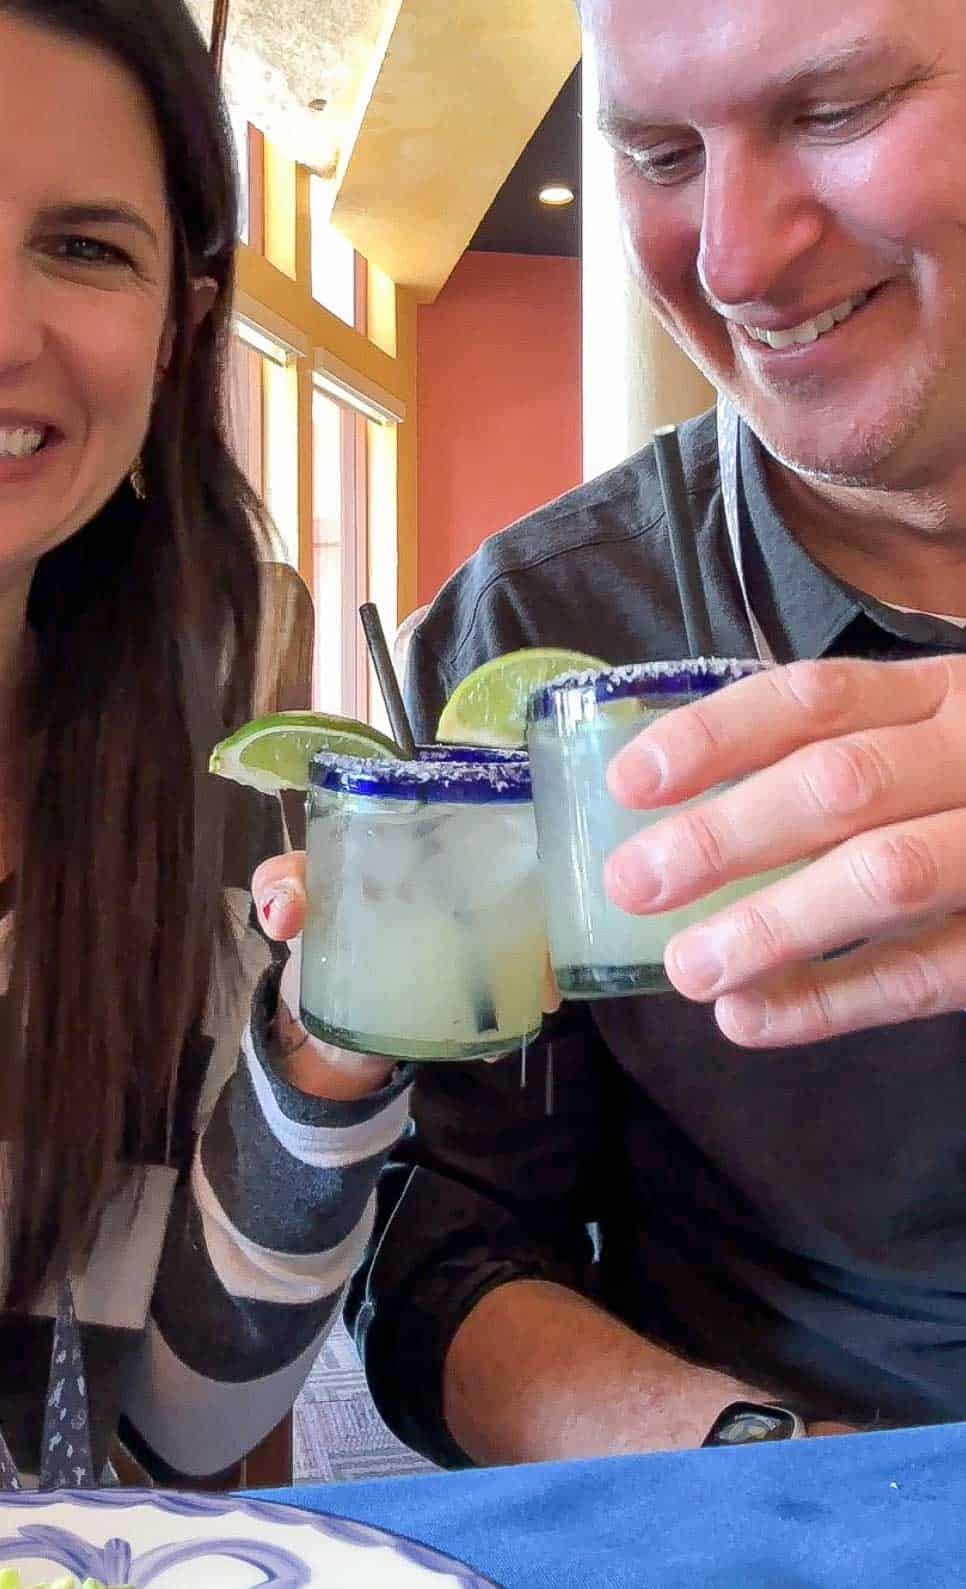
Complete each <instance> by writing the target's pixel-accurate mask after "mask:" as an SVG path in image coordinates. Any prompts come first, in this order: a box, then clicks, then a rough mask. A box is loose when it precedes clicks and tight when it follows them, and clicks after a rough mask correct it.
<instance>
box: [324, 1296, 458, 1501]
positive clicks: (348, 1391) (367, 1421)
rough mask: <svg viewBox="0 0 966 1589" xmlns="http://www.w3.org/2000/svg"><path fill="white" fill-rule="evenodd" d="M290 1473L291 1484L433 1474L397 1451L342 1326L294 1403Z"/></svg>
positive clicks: (415, 1458) (430, 1467)
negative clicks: (293, 1482) (293, 1478)
mask: <svg viewBox="0 0 966 1589" xmlns="http://www.w3.org/2000/svg"><path fill="white" fill-rule="evenodd" d="M293 1467H294V1477H295V1483H296V1484H301V1483H304V1482H307V1481H311V1480H318V1481H325V1482H329V1483H331V1482H333V1481H336V1480H339V1479H379V1478H394V1477H397V1476H398V1475H400V1474H404V1473H432V1472H434V1471H435V1469H434V1467H433V1464H432V1463H431V1462H427V1461H425V1459H424V1458H423V1457H420V1456H418V1455H417V1454H416V1452H415V1451H410V1449H409V1447H408V1446H404V1445H402V1444H401V1443H400V1441H398V1440H397V1439H396V1438H395V1436H394V1435H392V1434H390V1432H389V1430H388V1429H387V1428H386V1426H385V1424H384V1423H383V1421H382V1419H381V1418H380V1416H379V1414H378V1413H377V1411H376V1409H375V1406H374V1404H373V1401H372V1397H371V1396H370V1395H369V1392H368V1390H367V1388H366V1380H365V1375H364V1373H363V1371H362V1365H361V1363H360V1362H359V1358H358V1355H357V1353H356V1349H355V1347H354V1346H353V1344H352V1342H351V1340H350V1339H349V1336H348V1335H347V1333H346V1330H345V1327H344V1325H343V1324H342V1323H341V1322H340V1323H339V1324H337V1325H336V1326H335V1328H334V1329H333V1331H332V1333H331V1335H330V1336H329V1338H328V1340H327V1341H326V1343H325V1346H324V1347H323V1348H322V1352H321V1354H320V1356H319V1359H318V1361H317V1363H316V1365H315V1367H314V1368H313V1370H312V1372H311V1374H310V1375H309V1377H308V1380H307V1381H306V1384H305V1388H304V1389H303V1391H302V1394H301V1396H300V1397H299V1399H298V1401H297V1402H296V1403H295V1418H294V1425H293Z"/></svg>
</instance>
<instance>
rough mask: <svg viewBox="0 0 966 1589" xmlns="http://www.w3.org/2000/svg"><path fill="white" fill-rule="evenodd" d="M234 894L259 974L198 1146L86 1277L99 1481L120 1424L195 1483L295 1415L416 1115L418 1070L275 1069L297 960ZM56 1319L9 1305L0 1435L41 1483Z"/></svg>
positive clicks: (249, 959)
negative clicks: (292, 1080)
mask: <svg viewBox="0 0 966 1589" xmlns="http://www.w3.org/2000/svg"><path fill="white" fill-rule="evenodd" d="M228 901H229V910H230V913H231V916H232V920H233V924H234V926H235V930H236V938H237V942H238V947H239V951H240V958H241V962H242V967H243V977H242V979H241V981H240V982H238V983H236V985H235V988H234V992H233V993H232V994H230V995H229V994H227V993H221V992H213V993H212V995H211V998H210V1000H209V1009H208V1013H207V1018H206V1020H205V1023H204V1027H205V1039H206V1040H205V1042H204V1044H203V1045H202V1046H201V1051H202V1054H203V1057H204V1060H205V1065H204V1070H203V1072H201V1073H200V1074H199V1075H198V1083H199V1086H198V1094H197V1098H196V1099H192V1113H193V1117H194V1119H193V1123H194V1128H195V1129H194V1131H193V1132H191V1133H190V1143H191V1145H190V1149H189V1150H188V1151H186V1152H185V1153H184V1155H183V1158H182V1162H181V1163H180V1164H175V1165H174V1166H171V1167H167V1166H164V1165H155V1166H150V1167H148V1169H147V1179H146V1183H145V1187H144V1191H143V1194H142V1197H141V1199H140V1202H139V1204H138V1206H137V1208H136V1209H134V1208H132V1205H131V1204H130V1202H129V1203H127V1204H124V1203H123V1201H122V1202H119V1204H118V1205H117V1206H116V1207H114V1208H112V1209H111V1210H109V1211H108V1214H107V1216H106V1217H105V1219H104V1221H103V1224H102V1228H101V1233H100V1237H99V1240H98V1242H97V1245H96V1247H95V1249H94V1252H93V1253H92V1255H91V1257H90V1260H89V1261H88V1263H87V1265H86V1267H85V1269H84V1271H83V1272H81V1273H77V1274H75V1275H74V1276H73V1289H74V1296H75V1302H76V1306H77V1313H78V1318H79V1321H80V1325H81V1335H82V1341H83V1347H84V1357H85V1366H86V1370H87V1380H88V1384H89V1390H90V1409H91V1423H92V1435H93V1448H94V1450H93V1454H94V1462H95V1467H96V1468H98V1469H100V1467H101V1465H102V1464H103V1463H104V1462H105V1460H106V1458H107V1454H108V1449H109V1445H110V1441H111V1437H112V1435H113V1434H114V1432H115V1430H116V1429H117V1427H118V1424H119V1422H120V1421H121V1420H122V1419H124V1420H127V1422H128V1424H129V1426H130V1428H131V1429H132V1430H133V1431H134V1434H135V1437H136V1439H137V1441H138V1442H140V1443H143V1445H144V1446H145V1447H147V1448H148V1449H149V1450H150V1451H151V1452H152V1453H154V1454H155V1455H156V1456H157V1457H160V1459H161V1461H162V1462H163V1463H164V1464H166V1465H167V1466H168V1467H170V1468H173V1469H175V1470H177V1471H178V1472H181V1473H188V1474H194V1475H199V1474H210V1473H217V1472H220V1471H221V1470H223V1469H224V1468H226V1467H229V1466H230V1465H231V1464H232V1463H233V1462H235V1461H237V1459H238V1458H239V1457H240V1456H242V1455H243V1454H244V1453H245V1452H246V1451H248V1450H250V1449H251V1447H252V1446H254V1445H255V1444H257V1443H258V1441H259V1440H260V1439H262V1437H263V1436H264V1435H266V1434H267V1433H268V1432H269V1431H270V1430H271V1429H272V1428H273V1427H274V1426H275V1424H276V1423H278V1422H279V1420H280V1419H281V1418H282V1417H283V1416H284V1414H285V1412H286V1411H287V1410H288V1408H289V1407H290V1406H291V1404H292V1402H293V1400H294V1399H295V1397H296V1395H297V1394H298V1391H299V1389H300V1387H301V1385H302V1383H303V1382H304V1380H305V1378H306V1376H307V1374H308V1372H309V1369H310V1368H311V1366H312V1363H313V1361H314V1359H315V1357H316V1355H317V1353H318V1350H319V1347H320V1344H321V1342H322V1341H323V1339H324V1338H325V1335H326V1334H327V1332H328V1330H329V1328H330V1326H331V1324H332V1322H333V1320H334V1319H335V1317H336V1314H337V1312H338V1310H339V1306H340V1303H341V1299H342V1294H343V1291H344V1289H345V1286H346V1284H347V1282H348V1280H349V1277H350V1275H351V1274H352V1272H353V1270H354V1269H355V1267H356V1265H357V1264H358V1262H359V1260H360V1258H361V1257H362V1254H363V1252H364V1249H365V1246H366V1243H367V1241H368V1238H369V1235H370V1232H371V1229H372V1224H373V1215H374V1188H375V1182H376V1178H377V1176H378V1174H379V1171H380V1169H381V1167H382V1164H383V1161H384V1159H385V1157H386V1155H387V1153H388V1151H389V1149H390V1147H391V1146H392V1145H393V1143H394V1142H395V1140H396V1139H397V1138H398V1136H399V1135H400V1133H401V1132H402V1130H403V1128H404V1126H405V1123H406V1118H407V1108H408V1090H409V1084H410V1081H411V1077H412V1069H411V1067H399V1069H397V1071H396V1072H395V1074H394V1076H393V1077H392V1079H391V1080H390V1083H389V1084H388V1085H387V1086H386V1087H385V1088H384V1089H383V1090H382V1091H380V1092H379V1093H376V1094H373V1095H371V1096H369V1097H366V1098H363V1099H360V1100H356V1101H352V1102H345V1103H331V1102H328V1101H326V1100H323V1099H318V1098H313V1097H308V1096H306V1095H305V1094H303V1093H300V1092H298V1091H296V1090H295V1089H294V1088H292V1087H291V1086H289V1085H288V1084H287V1083H286V1082H285V1081H284V1080H283V1079H282V1078H281V1077H280V1075H279V1074H278V1073H277V1072H276V1071H275V1069H274V1068H273V1066H272V1063H271V1060H270V1057H269V1051H268V1049H269V1044H268V1039H269V1031H270V1027H271V1022H272V1020H273V1017H274V1014H275V1009H276V1006H277V1001H278V995H279V983H280V981H281V977H282V967H281V965H273V964H272V961H271V954H270V950H269V948H268V945H267V944H266V943H265V941H264V940H263V939H262V938H261V936H260V935H259V934H258V932H257V931H256V930H255V929H254V928H252V927H251V926H250V925H249V918H248V912H249V905H250V901H249V898H248V896H247V895H246V894H244V893H243V892H241V891H235V890H229V891H228ZM246 1006H249V1007H250V1018H249V1019H248V1021H247V1024H246V1020H245V1015H246ZM240 1033H241V1034H242V1035H241V1040H240V1044H239V1034H240ZM2 1235H3V1233H2V1232H0V1236H2ZM4 1245H5V1242H3V1241H2V1240H0V1247H2V1246H4ZM0 1258H2V1253H0ZM53 1313H54V1302H53V1298H52V1297H50V1296H47V1297H41V1298H40V1299H39V1300H38V1301H37V1303H36V1304H35V1305H34V1307H33V1308H32V1310H31V1314H30V1315H29V1316H28V1315H23V1314H20V1315H14V1314H12V1313H10V1312H7V1313H0V1427H2V1428H3V1430H4V1432H5V1434H6V1437H7V1440H8V1443H9V1445H10V1447H11V1450H12V1452H13V1455H14V1458H15V1460H16V1461H17V1464H18V1466H19V1467H20V1468H21V1470H22V1471H24V1472H26V1473H30V1472H36V1470H37V1461H38V1452H39V1442H40V1432H41V1421H42V1415H43V1402H44V1395H45V1392H46V1386H47V1375H48V1371H49V1365H50V1345H51V1337H52V1329H53V1323H52V1320H53Z"/></svg>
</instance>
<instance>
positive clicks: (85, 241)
mask: <svg viewBox="0 0 966 1589" xmlns="http://www.w3.org/2000/svg"><path fill="white" fill-rule="evenodd" d="M52 252H53V254H54V255H55V257H56V258H57V259H66V260H68V261H70V262H71V263H73V264H77V265H130V264H131V258H130V255H128V254H126V253H125V252H124V250H123V249H122V248H117V247H116V246H115V245H114V244H113V243H104V242H101V241H100V239H99V238H96V237H61V238H58V239H57V241H56V242H55V244H54V246H53V249H52Z"/></svg>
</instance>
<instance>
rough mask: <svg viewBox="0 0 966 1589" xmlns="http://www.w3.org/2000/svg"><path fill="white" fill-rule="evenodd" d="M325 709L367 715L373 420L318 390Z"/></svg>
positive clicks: (317, 691)
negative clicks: (364, 607) (364, 614)
mask: <svg viewBox="0 0 966 1589" xmlns="http://www.w3.org/2000/svg"><path fill="white" fill-rule="evenodd" d="M312 426H313V474H314V481H315V485H314V493H315V511H314V514H313V526H312V563H313V567H312V594H313V597H314V599H315V632H316V646H315V688H314V695H313V705H314V707H315V709H316V710H317V711H327V712H339V713H342V714H343V715H345V716H346V717H358V718H361V719H363V720H365V719H366V716H367V707H368V673H367V669H366V666H365V640H364V637H363V635H362V627H361V625H360V623H359V617H358V610H359V607H360V606H361V604H362V603H363V602H364V601H365V600H366V594H367V586H368V578H367V568H366V562H367V556H366V545H367V536H366V522H367V512H366V496H367V492H366V468H367V464H366V422H365V420H364V419H362V418H361V417H360V416H359V415H358V414H356V413H354V412H353V411H352V409H351V408H349V407H347V406H345V405H344V404H342V403H338V402H336V401H335V400H334V399H333V398H331V397H327V396H326V394H325V393H324V392H320V391H318V390H316V391H314V392H313V394H312Z"/></svg>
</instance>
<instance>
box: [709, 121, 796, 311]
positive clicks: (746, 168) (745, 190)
mask: <svg viewBox="0 0 966 1589" xmlns="http://www.w3.org/2000/svg"><path fill="white" fill-rule="evenodd" d="M824 230H825V214H824V211H823V208H822V205H821V202H820V200H819V198H818V195H817V194H815V193H814V192H813V191H812V190H811V188H810V186H809V185H808V183H807V182H806V181H805V179H804V177H803V175H802V173H801V172H800V171H799V169H798V168H797V166H796V163H795V161H794V158H793V157H792V156H789V155H783V153H782V152H781V151H766V150H755V149H753V148H751V147H749V146H748V145H746V144H744V143H741V144H737V143H736V144H729V145H726V146H722V147H720V148H717V149H716V148H714V147H713V146H712V147H709V148H708V149H707V150H706V157H705V177H704V208H703V214H702V219H701V245H700V250H699V253H698V276H699V278H700V281H701V285H702V287H703V288H704V291H705V293H706V294H707V296H708V298H709V299H710V300H711V302H712V303H713V304H714V305H716V306H720V307H722V308H724V309H726V310H727V309H730V310H734V309H739V308H740V307H741V306H743V305H754V304H761V303H763V302H767V301H768V300H769V299H772V300H774V299H775V298H777V297H779V296H780V294H781V292H782V290H783V286H785V287H786V289H787V284H788V283H789V282H791V281H792V280H793V279H794V276H795V273H796V270H795V268H796V266H797V265H798V264H799V263H800V262H801V260H802V259H803V258H804V256H805V255H806V254H808V253H809V251H810V250H811V249H813V248H814V247H815V245H816V244H817V243H818V242H819V240H820V238H821V237H822V235H823V232H824Z"/></svg>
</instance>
